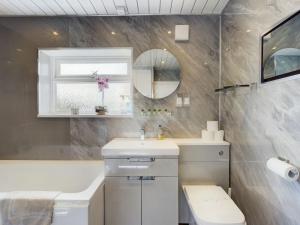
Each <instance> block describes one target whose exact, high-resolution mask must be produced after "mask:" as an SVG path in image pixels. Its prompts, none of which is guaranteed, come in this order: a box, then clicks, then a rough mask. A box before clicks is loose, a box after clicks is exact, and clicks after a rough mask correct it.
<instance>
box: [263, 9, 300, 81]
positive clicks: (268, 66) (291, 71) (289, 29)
mask: <svg viewBox="0 0 300 225" xmlns="http://www.w3.org/2000/svg"><path fill="white" fill-rule="evenodd" d="M299 30H300V12H298V13H296V14H294V15H292V16H291V17H289V18H288V19H286V20H285V21H284V22H282V23H281V24H279V25H278V26H276V27H275V28H273V29H272V30H270V31H269V32H267V33H266V34H265V35H263V37H262V82H266V81H270V80H275V79H279V78H282V77H286V76H291V75H296V74H300V41H299V40H300V33H299Z"/></svg>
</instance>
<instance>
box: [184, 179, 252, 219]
mask: <svg viewBox="0 0 300 225" xmlns="http://www.w3.org/2000/svg"><path fill="white" fill-rule="evenodd" d="M182 189H183V192H184V195H185V197H186V200H187V203H188V206H189V207H190V210H191V213H192V215H193V218H194V221H195V223H196V225H246V221H245V217H244V215H243V213H242V212H241V210H240V209H239V208H238V207H237V206H236V204H235V203H234V202H233V200H232V199H231V198H230V197H229V196H228V195H227V193H226V192H225V191H224V190H223V188H222V187H220V186H216V185H182Z"/></svg>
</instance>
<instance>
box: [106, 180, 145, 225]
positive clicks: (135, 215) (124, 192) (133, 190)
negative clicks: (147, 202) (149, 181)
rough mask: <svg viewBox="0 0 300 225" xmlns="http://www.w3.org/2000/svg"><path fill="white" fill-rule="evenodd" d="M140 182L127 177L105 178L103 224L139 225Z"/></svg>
mask: <svg viewBox="0 0 300 225" xmlns="http://www.w3.org/2000/svg"><path fill="white" fill-rule="evenodd" d="M141 191H142V186H141V181H140V180H139V179H131V178H129V177H106V178H105V220H106V222H105V224H106V225H140V224H141V203H142V201H141V199H142V196H141Z"/></svg>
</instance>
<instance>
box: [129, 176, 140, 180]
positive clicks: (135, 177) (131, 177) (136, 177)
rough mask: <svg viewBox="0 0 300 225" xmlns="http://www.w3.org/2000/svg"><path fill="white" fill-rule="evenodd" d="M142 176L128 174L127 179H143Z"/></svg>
mask: <svg viewBox="0 0 300 225" xmlns="http://www.w3.org/2000/svg"><path fill="white" fill-rule="evenodd" d="M141 179H142V177H138V176H128V177H127V180H141Z"/></svg>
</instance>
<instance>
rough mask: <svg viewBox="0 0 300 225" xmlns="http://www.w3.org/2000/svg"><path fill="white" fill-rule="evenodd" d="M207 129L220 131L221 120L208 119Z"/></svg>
mask: <svg viewBox="0 0 300 225" xmlns="http://www.w3.org/2000/svg"><path fill="white" fill-rule="evenodd" d="M207 130H208V131H218V130H219V122H218V121H207Z"/></svg>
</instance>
